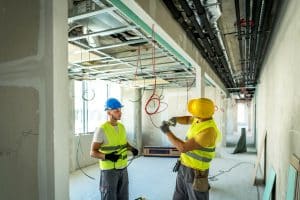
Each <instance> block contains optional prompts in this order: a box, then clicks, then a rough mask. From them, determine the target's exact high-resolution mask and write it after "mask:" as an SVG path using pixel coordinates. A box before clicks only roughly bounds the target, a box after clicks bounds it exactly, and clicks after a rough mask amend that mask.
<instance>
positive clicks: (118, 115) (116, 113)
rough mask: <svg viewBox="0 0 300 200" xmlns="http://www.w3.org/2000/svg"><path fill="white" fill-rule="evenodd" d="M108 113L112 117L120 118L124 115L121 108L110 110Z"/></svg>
mask: <svg viewBox="0 0 300 200" xmlns="http://www.w3.org/2000/svg"><path fill="white" fill-rule="evenodd" d="M108 114H109V115H110V116H111V118H112V119H114V120H120V119H121V116H122V112H121V108H119V109H113V110H109V111H108Z"/></svg>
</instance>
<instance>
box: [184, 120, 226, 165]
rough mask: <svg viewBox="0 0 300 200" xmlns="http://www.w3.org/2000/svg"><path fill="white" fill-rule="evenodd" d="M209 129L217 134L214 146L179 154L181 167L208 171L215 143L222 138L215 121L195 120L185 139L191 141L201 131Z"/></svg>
mask: <svg viewBox="0 0 300 200" xmlns="http://www.w3.org/2000/svg"><path fill="white" fill-rule="evenodd" d="M211 127H212V128H214V129H215V131H216V133H217V138H216V141H215V144H214V145H213V146H211V147H206V148H205V147H201V148H199V149H196V150H192V151H188V152H186V153H181V155H180V160H181V163H182V164H183V165H185V166H187V167H190V168H193V169H198V170H207V169H209V166H210V161H211V160H212V159H213V158H214V157H215V147H216V143H217V142H219V141H220V140H221V137H222V135H221V133H220V131H219V129H218V128H217V126H216V123H215V121H214V120H213V119H211V120H207V121H204V122H198V119H197V118H195V119H194V121H193V123H192V125H191V127H190V128H189V130H188V133H187V139H191V138H193V137H195V136H196V135H197V134H201V132H202V131H203V130H205V129H207V128H211Z"/></svg>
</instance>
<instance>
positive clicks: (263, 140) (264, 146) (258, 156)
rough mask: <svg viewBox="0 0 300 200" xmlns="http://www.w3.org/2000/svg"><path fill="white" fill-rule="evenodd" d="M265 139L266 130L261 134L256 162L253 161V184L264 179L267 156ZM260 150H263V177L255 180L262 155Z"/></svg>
mask: <svg viewBox="0 0 300 200" xmlns="http://www.w3.org/2000/svg"><path fill="white" fill-rule="evenodd" d="M266 141H267V131H265V132H264V133H263V135H262V136H261V141H260V145H259V151H258V154H257V158H256V162H255V168H254V173H253V178H252V180H253V185H261V184H264V182H265V179H266V156H267V153H266V152H267V150H266ZM262 152H264V171H263V179H262V180H261V181H257V180H256V175H257V170H258V167H259V164H260V160H261V157H262Z"/></svg>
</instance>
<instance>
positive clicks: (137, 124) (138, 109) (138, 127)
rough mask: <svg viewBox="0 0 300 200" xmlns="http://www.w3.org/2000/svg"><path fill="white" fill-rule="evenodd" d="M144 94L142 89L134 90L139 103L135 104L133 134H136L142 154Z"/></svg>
mask: <svg viewBox="0 0 300 200" xmlns="http://www.w3.org/2000/svg"><path fill="white" fill-rule="evenodd" d="M141 96H142V93H141V89H135V90H134V98H133V99H137V100H138V101H135V102H133V103H134V106H133V112H134V120H133V123H134V124H133V132H134V140H135V142H136V147H137V148H138V150H139V151H140V152H141V150H142V98H141Z"/></svg>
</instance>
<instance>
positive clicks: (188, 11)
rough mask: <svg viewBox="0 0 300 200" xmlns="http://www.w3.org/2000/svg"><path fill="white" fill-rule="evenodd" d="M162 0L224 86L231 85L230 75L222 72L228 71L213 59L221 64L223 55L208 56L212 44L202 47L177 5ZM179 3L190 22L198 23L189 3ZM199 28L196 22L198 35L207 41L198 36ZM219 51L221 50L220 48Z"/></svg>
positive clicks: (200, 32) (200, 31)
mask: <svg viewBox="0 0 300 200" xmlns="http://www.w3.org/2000/svg"><path fill="white" fill-rule="evenodd" d="M163 2H164V3H165V5H166V6H167V7H168V9H169V10H170V11H171V14H172V16H173V18H175V20H176V21H177V22H178V23H179V24H180V25H181V27H182V28H183V29H184V30H185V31H186V33H187V35H188V37H189V38H190V39H191V40H192V41H193V43H194V45H196V47H197V48H198V49H199V51H200V53H201V55H202V56H203V58H204V59H205V60H206V61H207V63H208V64H209V65H210V66H211V68H212V70H213V71H214V72H215V73H216V74H217V75H218V76H219V77H220V78H221V80H222V81H223V82H224V84H225V86H226V87H232V84H233V81H230V78H231V76H229V77H228V76H226V75H225V74H224V73H226V74H228V71H226V70H224V67H222V66H219V64H218V63H217V62H216V61H215V60H218V59H219V60H220V62H223V64H224V63H226V61H225V59H224V56H223V55H221V54H220V57H214V59H212V58H211V57H210V55H209V54H208V51H209V50H208V48H211V51H213V52H214V50H215V49H214V48H212V47H211V46H212V45H208V46H205V48H204V47H203V46H202V44H201V43H200V42H199V40H198V39H197V38H196V34H195V33H193V32H192V30H194V29H193V28H192V29H191V27H190V26H189V25H188V24H187V23H186V22H185V20H184V18H183V16H182V14H181V12H179V10H178V9H177V7H176V6H175V5H174V3H173V1H170V0H163ZM180 3H181V6H182V8H183V9H184V10H185V12H186V14H187V17H189V19H190V20H191V22H192V23H195V22H196V23H197V24H198V21H195V19H196V18H195V15H194V13H193V12H192V11H191V8H190V7H189V5H188V4H187V3H186V2H180ZM193 15H194V17H193ZM194 27H196V25H194ZM209 27H210V26H209ZM199 28H201V27H200V26H199V24H198V30H197V32H198V35H199V37H200V38H201V39H206V40H207V41H209V40H208V38H207V37H205V38H203V37H202V36H200V34H203V31H202V30H201V29H200V30H199ZM210 31H211V30H210ZM211 33H212V32H211ZM212 34H213V33H212ZM214 38H215V39H216V40H215V41H218V40H217V38H216V37H215V36H214ZM201 41H202V40H201ZM202 42H203V41H202ZM203 43H204V42H203ZM219 50H220V48H219ZM220 52H222V51H221V50H220ZM214 54H215V53H214ZM222 56H223V59H220V58H222ZM224 61H225V62H224ZM225 66H226V65H225Z"/></svg>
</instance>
